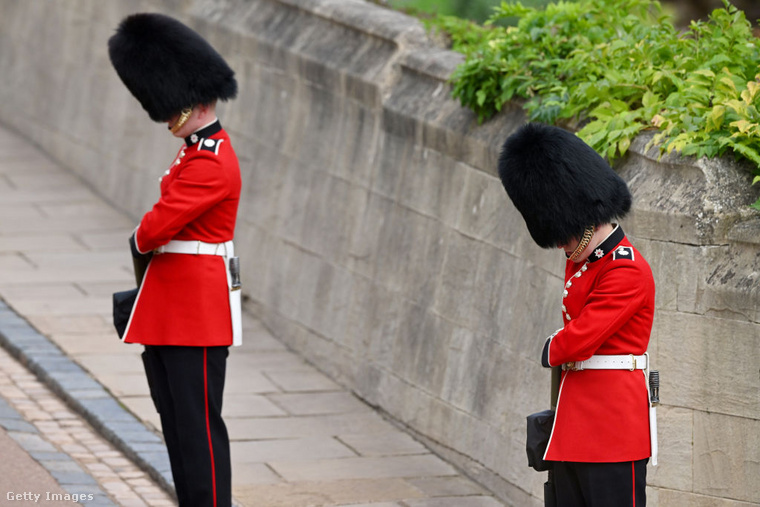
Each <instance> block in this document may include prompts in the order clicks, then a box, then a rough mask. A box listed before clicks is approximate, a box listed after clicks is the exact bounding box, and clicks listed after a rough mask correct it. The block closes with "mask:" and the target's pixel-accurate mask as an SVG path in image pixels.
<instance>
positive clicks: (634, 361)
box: [629, 354, 636, 371]
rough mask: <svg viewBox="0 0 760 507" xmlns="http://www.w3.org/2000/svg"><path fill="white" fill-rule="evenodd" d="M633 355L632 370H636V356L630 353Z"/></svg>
mask: <svg viewBox="0 0 760 507" xmlns="http://www.w3.org/2000/svg"><path fill="white" fill-rule="evenodd" d="M629 355H630V356H631V371H634V370H635V369H636V356H634V355H633V354H629Z"/></svg>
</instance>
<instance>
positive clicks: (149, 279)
mask: <svg viewBox="0 0 760 507" xmlns="http://www.w3.org/2000/svg"><path fill="white" fill-rule="evenodd" d="M194 136H196V137H194ZM194 136H191V138H192V139H191V138H188V139H186V144H185V145H183V146H182V148H181V149H180V151H179V152H178V154H177V158H176V159H175V161H174V163H173V164H172V166H171V167H170V168H169V170H168V171H167V172H166V173H165V174H164V176H163V177H162V178H161V197H160V199H159V200H158V202H157V203H156V204H155V205H154V206H153V208H152V209H151V210H150V211H149V212H148V213H146V214H145V216H143V218H142V221H141V222H140V225H139V226H138V228H137V230H136V231H135V243H136V246H137V249H138V250H139V251H140V252H143V253H147V252H150V251H152V250H154V249H156V248H158V247H159V246H162V245H165V244H166V243H168V242H169V241H171V240H199V241H204V242H207V243H223V242H226V241H231V240H232V238H233V235H234V231H235V220H236V217H237V209H238V201H239V200H240V187H241V180H240V166H239V165H238V160H237V156H236V155H235V151H234V150H233V149H232V146H231V145H230V139H229V136H228V135H227V133H226V132H225V131H224V130H222V128H221V126H220V125H219V123H218V122H216V123H214V124H212V125H210V126H208V127H205V128H204V129H202V130H200V131H199V132H197V133H196V134H194ZM123 340H124V341H125V342H127V343H141V344H144V345H190V346H209V347H210V346H220V345H221V346H223V345H231V344H232V324H231V319H230V305H229V292H228V288H227V273H226V265H225V262H224V258H223V257H220V256H216V255H188V254H176V253H164V254H154V255H153V258H152V259H151V261H150V264H149V265H148V269H147V271H146V273H145V277H144V279H143V283H142V285H141V287H140V292H139V294H138V296H137V301H136V302H135V305H134V308H133V311H132V316H131V317H130V321H129V324H128V325H127V329H126V331H125V333H124V337H123Z"/></svg>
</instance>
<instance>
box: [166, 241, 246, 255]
mask: <svg viewBox="0 0 760 507" xmlns="http://www.w3.org/2000/svg"><path fill="white" fill-rule="evenodd" d="M153 252H155V253H158V254H163V253H178V254H188V255H219V256H222V257H233V256H234V255H235V249H234V247H233V246H232V241H227V242H225V243H206V242H204V241H182V240H178V239H173V240H171V241H169V242H168V243H167V244H165V245H162V246H160V247H158V248H156V249H155V250H153Z"/></svg>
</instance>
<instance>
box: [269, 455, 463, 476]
mask: <svg viewBox="0 0 760 507" xmlns="http://www.w3.org/2000/svg"><path fill="white" fill-rule="evenodd" d="M269 466H270V467H272V469H273V470H274V471H275V472H277V473H278V474H280V475H281V476H282V477H284V478H285V479H286V480H288V481H293V482H299V481H332V480H338V479H367V478H390V477H426V476H428V477H432V476H442V475H457V473H456V471H455V470H454V469H453V468H452V467H451V465H449V464H447V463H445V462H444V461H442V460H441V459H440V458H438V457H437V456H433V455H425V456H404V457H396V456H394V457H381V458H343V459H332V460H313V461H308V462H274V463H269Z"/></svg>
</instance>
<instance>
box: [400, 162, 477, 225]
mask: <svg viewBox="0 0 760 507" xmlns="http://www.w3.org/2000/svg"><path fill="white" fill-rule="evenodd" d="M465 174H466V170H465V168H463V167H460V165H459V164H457V162H456V161H455V160H454V159H452V158H450V157H447V156H445V155H442V154H440V153H439V152H437V151H434V150H430V149H427V148H422V149H419V148H417V149H415V151H414V154H413V159H412V164H410V166H409V168H408V169H407V170H406V171H404V173H403V175H402V179H401V184H400V187H399V202H400V203H401V204H403V205H404V206H407V207H408V208H411V209H413V210H415V211H417V212H419V213H421V214H423V215H427V216H430V217H433V218H436V219H438V220H440V221H441V222H443V223H444V224H446V225H447V226H449V227H452V226H454V225H455V224H456V222H457V220H458V217H459V215H460V213H461V206H462V203H463V192H464V188H465Z"/></svg>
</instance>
